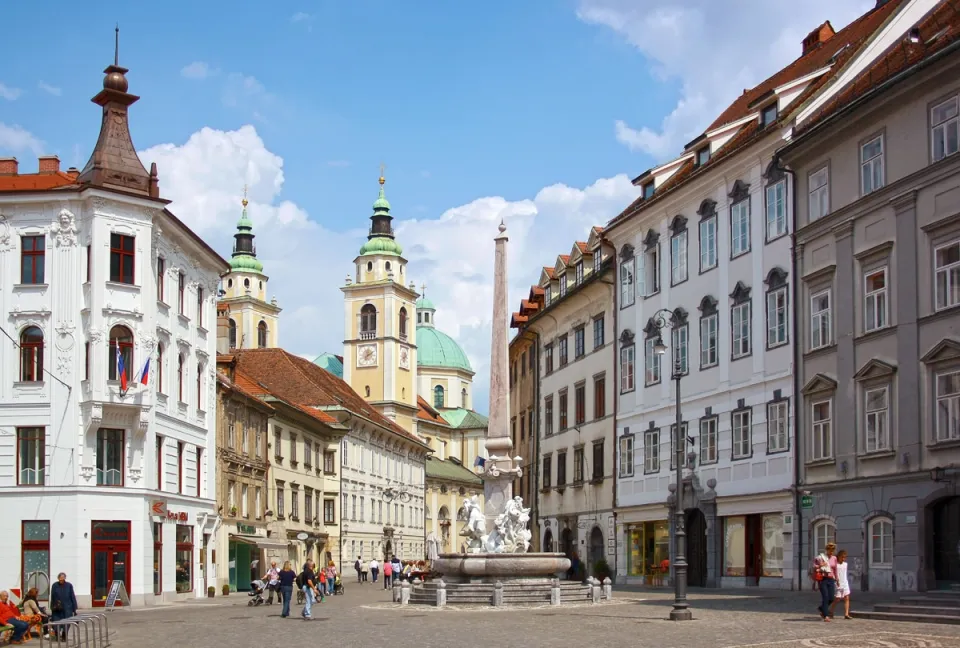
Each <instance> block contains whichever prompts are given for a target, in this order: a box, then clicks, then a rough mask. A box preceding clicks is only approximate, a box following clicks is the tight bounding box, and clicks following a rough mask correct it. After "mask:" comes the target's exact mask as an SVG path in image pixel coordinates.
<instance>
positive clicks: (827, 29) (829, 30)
mask: <svg viewBox="0 0 960 648" xmlns="http://www.w3.org/2000/svg"><path fill="white" fill-rule="evenodd" d="M836 33H837V32H835V31H834V30H833V25H831V24H830V21H829V20H828V21H826V22H825V23H823V24H822V25H820V26H819V27H817V28H816V29H814V30H813V31H812V32H810V33H809V34H807V37H806V38H804V39H803V53H802V54H801V56H806V55H807V54H808V53H809V52H812V51H813V50H815V49H816V48H817V47H818V46H819V45H820V43H826V42H827V41H828V40H830V39H831V38H833V36H834V34H836Z"/></svg>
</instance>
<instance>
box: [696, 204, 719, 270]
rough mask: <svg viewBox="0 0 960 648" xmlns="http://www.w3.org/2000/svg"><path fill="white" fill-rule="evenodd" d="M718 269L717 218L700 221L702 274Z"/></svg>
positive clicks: (712, 217)
mask: <svg viewBox="0 0 960 648" xmlns="http://www.w3.org/2000/svg"><path fill="white" fill-rule="evenodd" d="M716 267H717V217H716V216H711V217H710V218H704V219H703V220H702V221H700V272H706V271H707V270H710V269H711V268H716Z"/></svg>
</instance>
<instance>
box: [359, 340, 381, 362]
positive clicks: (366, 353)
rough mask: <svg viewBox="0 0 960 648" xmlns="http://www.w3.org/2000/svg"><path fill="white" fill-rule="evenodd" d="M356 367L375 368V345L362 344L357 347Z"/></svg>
mask: <svg viewBox="0 0 960 648" xmlns="http://www.w3.org/2000/svg"><path fill="white" fill-rule="evenodd" d="M357 366H358V367H376V366H377V345H376V344H364V345H363V346H360V347H357Z"/></svg>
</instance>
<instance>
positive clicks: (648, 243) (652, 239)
mask: <svg viewBox="0 0 960 648" xmlns="http://www.w3.org/2000/svg"><path fill="white" fill-rule="evenodd" d="M659 242H660V232H658V231H656V230H655V229H653V228H651V229H648V230H647V235H646V236H645V237H643V247H644V249H646V250H650V249H652V248H655V247H657V244H658V243H659Z"/></svg>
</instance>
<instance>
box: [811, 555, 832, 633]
mask: <svg viewBox="0 0 960 648" xmlns="http://www.w3.org/2000/svg"><path fill="white" fill-rule="evenodd" d="M836 550H837V545H836V544H834V543H832V542H828V543H827V546H826V547H824V548H823V553H821V554H819V555H818V556H817V557H816V558H815V559H814V561H813V580H814V581H815V582H816V584H817V588H818V589H819V590H820V605H819V606H818V607H817V611H819V612H820V617H821V618H822V619H823V620H824V621H826V622H829V621H830V604H831V603H833V599H834V597H835V596H836V595H837V558H836V556H834V555H833V552H834V551H836Z"/></svg>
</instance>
